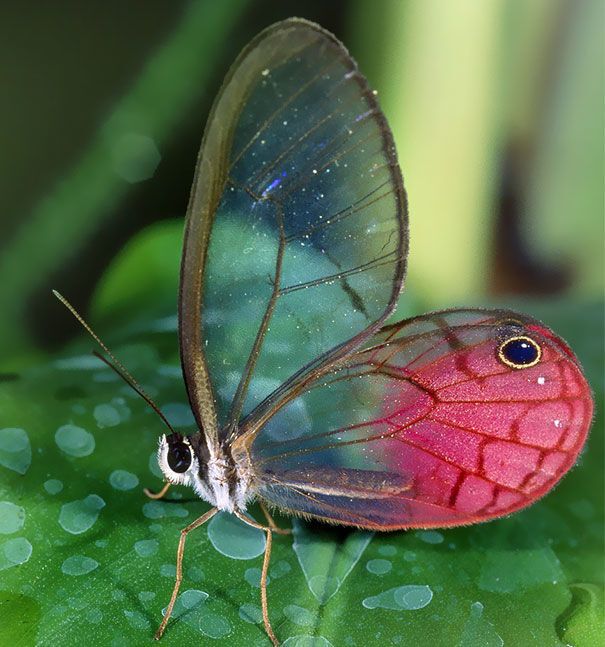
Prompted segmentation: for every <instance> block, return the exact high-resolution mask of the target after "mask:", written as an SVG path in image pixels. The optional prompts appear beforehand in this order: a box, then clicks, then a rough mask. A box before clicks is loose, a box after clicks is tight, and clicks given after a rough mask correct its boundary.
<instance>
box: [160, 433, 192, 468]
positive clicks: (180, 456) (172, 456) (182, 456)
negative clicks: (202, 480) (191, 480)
mask: <svg viewBox="0 0 605 647" xmlns="http://www.w3.org/2000/svg"><path fill="white" fill-rule="evenodd" d="M166 459H167V461H168V467H170V469H171V470H172V471H173V472H176V473H177V474H182V473H183V472H186V471H187V470H188V469H189V466H190V465H191V447H189V445H187V444H186V443H184V442H183V441H182V440H177V441H175V442H172V443H170V442H169V443H168V456H167V457H166Z"/></svg>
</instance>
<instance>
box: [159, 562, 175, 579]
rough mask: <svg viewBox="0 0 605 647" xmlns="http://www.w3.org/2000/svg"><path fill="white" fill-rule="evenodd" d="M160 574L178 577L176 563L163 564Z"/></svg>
mask: <svg viewBox="0 0 605 647" xmlns="http://www.w3.org/2000/svg"><path fill="white" fill-rule="evenodd" d="M160 575H161V576H162V577H170V578H175V577H176V566H175V565H174V564H162V565H161V566H160Z"/></svg>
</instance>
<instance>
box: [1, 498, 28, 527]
mask: <svg viewBox="0 0 605 647" xmlns="http://www.w3.org/2000/svg"><path fill="white" fill-rule="evenodd" d="M24 523H25V510H24V509H23V508H22V507H21V506H19V505H15V504H14V503H11V502H10V501H0V534H1V535H11V534H12V533H14V532H17V531H18V530H21V528H23V524H24Z"/></svg>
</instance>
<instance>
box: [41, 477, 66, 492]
mask: <svg viewBox="0 0 605 647" xmlns="http://www.w3.org/2000/svg"><path fill="white" fill-rule="evenodd" d="M44 489H45V490H46V491H47V492H48V493H49V494H59V492H61V490H62V489H63V483H62V482H61V481H59V479H48V481H45V482H44Z"/></svg>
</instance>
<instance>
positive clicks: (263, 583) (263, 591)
mask: <svg viewBox="0 0 605 647" xmlns="http://www.w3.org/2000/svg"><path fill="white" fill-rule="evenodd" d="M261 505H262V504H261ZM263 510H264V508H263ZM235 516H236V517H237V518H238V519H241V520H242V521H243V522H244V523H247V524H248V525H249V526H252V527H253V528H258V529H259V530H262V531H264V532H266V533H267V543H266V544H265V556H264V557H263V570H262V571H261V576H260V602H261V608H262V611H263V624H264V625H265V631H266V632H267V636H269V640H271V642H272V643H273V645H274V647H279V641H278V640H277V638H276V637H275V633H274V632H273V627H271V621H270V620H269V604H268V602H267V573H268V571H269V562H270V561H271V545H272V544H273V530H274V529H273V528H270V527H269V526H263V525H261V524H260V523H256V521H254V519H252V518H251V517H249V516H248V515H247V514H243V513H241V512H239V511H238V510H235ZM271 521H273V520H272V519H271Z"/></svg>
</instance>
